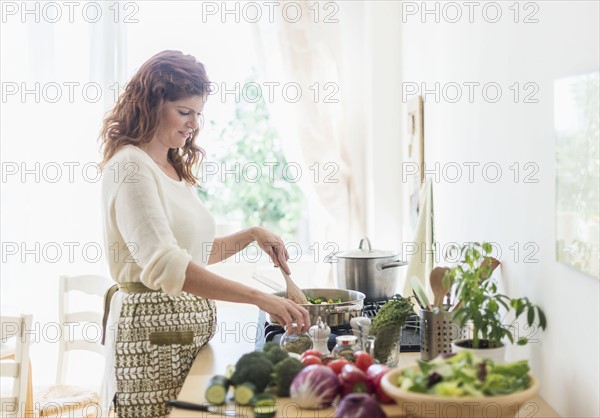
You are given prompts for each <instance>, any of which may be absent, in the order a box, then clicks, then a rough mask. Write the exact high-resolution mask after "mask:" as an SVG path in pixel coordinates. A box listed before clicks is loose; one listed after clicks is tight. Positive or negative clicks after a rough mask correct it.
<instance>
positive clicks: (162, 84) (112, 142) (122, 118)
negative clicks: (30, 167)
mask: <svg viewBox="0 0 600 418" xmlns="http://www.w3.org/2000/svg"><path fill="white" fill-rule="evenodd" d="M209 89H210V86H209V80H208V77H207V75H206V70H205V69H204V65H202V63H200V62H198V61H197V60H196V58H194V57H193V56H191V55H184V54H183V53H182V52H180V51H162V52H159V53H158V54H156V55H154V56H153V57H151V58H150V59H149V60H148V61H146V62H145V63H144V64H143V65H142V66H141V67H140V69H139V70H138V71H137V73H136V74H135V75H134V76H133V77H132V79H131V80H130V81H129V83H128V84H127V85H126V87H125V90H124V92H123V93H122V94H121V96H120V97H119V100H118V101H117V104H116V105H115V107H114V108H113V109H112V111H110V112H109V113H108V114H107V115H106V117H105V118H104V121H103V126H102V131H101V134H100V142H101V148H102V154H103V159H102V162H101V163H100V167H101V168H104V166H105V164H106V163H107V161H108V160H110V158H111V157H112V156H113V155H115V153H116V152H117V151H118V150H119V149H120V148H121V147H123V146H124V145H128V144H133V145H136V146H139V145H141V144H145V143H148V142H150V141H151V140H152V138H153V137H154V134H155V133H156V130H157V128H158V123H159V120H160V111H161V109H162V106H163V104H164V103H165V102H167V101H176V100H181V99H185V98H187V97H190V96H202V97H203V99H206V97H207V96H208V93H209ZM198 132H199V129H197V130H195V131H194V133H193V135H192V136H191V137H190V138H188V139H187V140H186V142H185V145H184V146H183V147H182V148H171V149H169V152H168V159H169V161H170V162H171V164H172V165H173V167H175V170H177V173H178V174H179V176H180V177H181V178H182V179H183V180H185V181H186V182H188V183H189V184H191V185H195V184H196V182H197V178H196V176H195V175H194V174H193V167H194V166H195V165H196V164H199V163H201V162H202V159H203V158H204V156H205V152H204V150H203V149H202V148H201V147H199V146H198V145H196V143H195V139H196V137H197V136H198Z"/></svg>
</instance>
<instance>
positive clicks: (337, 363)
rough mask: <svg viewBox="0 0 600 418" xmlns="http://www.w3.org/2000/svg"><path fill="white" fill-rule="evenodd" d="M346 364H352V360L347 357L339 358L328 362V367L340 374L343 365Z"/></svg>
mask: <svg viewBox="0 0 600 418" xmlns="http://www.w3.org/2000/svg"><path fill="white" fill-rule="evenodd" d="M346 364H350V362H349V361H348V360H346V359H345V358H339V359H336V360H333V361H332V362H330V363H328V364H327V367H329V368H330V369H331V370H333V371H334V372H335V374H340V372H341V371H342V367H344V366H345V365H346Z"/></svg>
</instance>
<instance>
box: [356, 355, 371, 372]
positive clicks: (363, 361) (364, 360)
mask: <svg viewBox="0 0 600 418" xmlns="http://www.w3.org/2000/svg"><path fill="white" fill-rule="evenodd" d="M373 363H374V361H373V358H372V357H371V356H370V355H369V353H367V352H366V351H357V352H355V353H354V364H355V365H356V367H358V368H359V369H361V370H362V371H363V372H366V371H367V369H368V368H369V366H371V365H372V364H373Z"/></svg>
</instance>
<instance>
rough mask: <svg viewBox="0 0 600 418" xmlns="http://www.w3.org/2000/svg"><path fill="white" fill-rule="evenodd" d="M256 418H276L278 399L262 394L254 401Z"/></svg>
mask: <svg viewBox="0 0 600 418" xmlns="http://www.w3.org/2000/svg"><path fill="white" fill-rule="evenodd" d="M252 402H253V403H254V417H255V418H274V417H275V414H276V413H277V408H276V406H277V398H276V397H275V396H273V395H271V394H269V393H260V394H258V395H256V396H255V397H254V399H253V400H252Z"/></svg>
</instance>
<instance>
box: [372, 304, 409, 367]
mask: <svg viewBox="0 0 600 418" xmlns="http://www.w3.org/2000/svg"><path fill="white" fill-rule="evenodd" d="M414 313H415V311H414V304H413V302H412V299H411V297H407V298H405V297H402V296H401V295H394V297H392V298H391V299H390V300H388V301H387V302H386V303H385V304H384V305H383V306H382V307H381V309H379V311H378V312H377V315H376V316H375V318H373V321H372V322H371V328H370V330H369V334H370V335H373V336H375V338H376V339H375V352H374V356H375V359H377V360H378V361H379V362H381V363H385V362H386V361H387V359H388V357H389V356H390V354H391V351H392V350H394V349H396V347H397V345H398V344H400V332H401V331H402V328H403V327H404V324H405V323H406V320H407V319H408V317H409V316H411V315H414Z"/></svg>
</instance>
